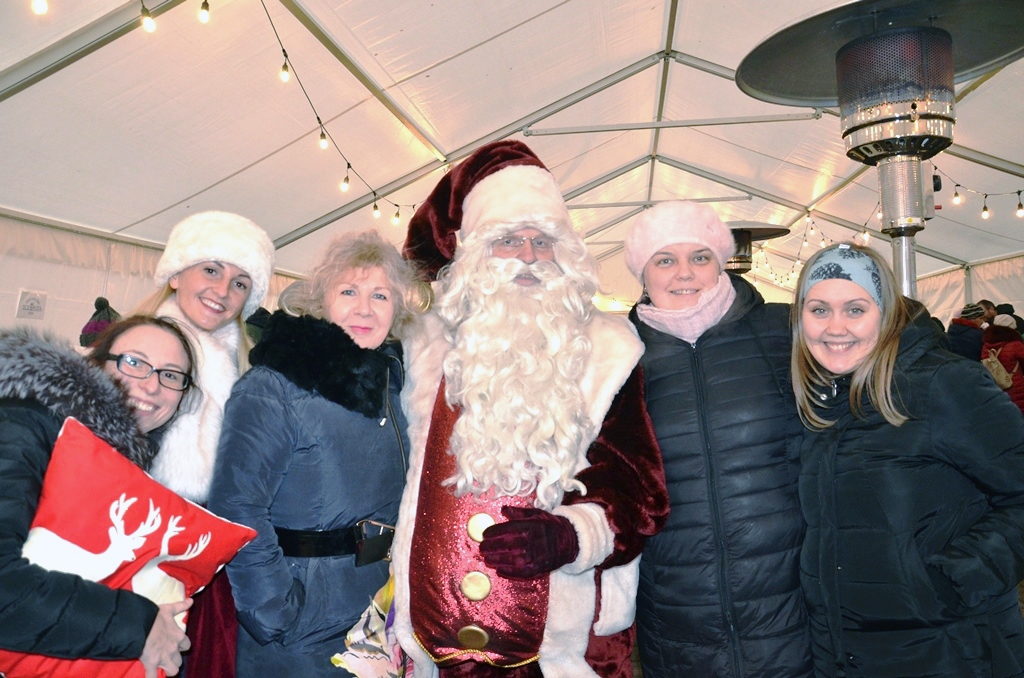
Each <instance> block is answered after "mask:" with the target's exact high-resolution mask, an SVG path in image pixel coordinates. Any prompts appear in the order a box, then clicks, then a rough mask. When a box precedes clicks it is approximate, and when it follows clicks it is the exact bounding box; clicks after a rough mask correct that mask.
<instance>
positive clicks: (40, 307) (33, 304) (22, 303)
mask: <svg viewBox="0 0 1024 678" xmlns="http://www.w3.org/2000/svg"><path fill="white" fill-rule="evenodd" d="M45 315H46V292H37V291H35V290H21V293H20V294H19V295H18V312H17V314H16V315H15V317H16V318H23V319H26V320H42V319H43V317H44V316H45Z"/></svg>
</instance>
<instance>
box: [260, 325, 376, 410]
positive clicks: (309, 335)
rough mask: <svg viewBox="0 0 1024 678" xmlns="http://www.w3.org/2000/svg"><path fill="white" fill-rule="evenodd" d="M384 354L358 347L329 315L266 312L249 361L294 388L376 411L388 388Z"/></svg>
mask: <svg viewBox="0 0 1024 678" xmlns="http://www.w3.org/2000/svg"><path fill="white" fill-rule="evenodd" d="M387 361H388V359H387V357H386V356H385V355H384V354H383V353H381V352H380V351H374V350H370V349H365V348H360V347H359V346H357V345H356V343H355V342H354V341H352V339H351V338H350V337H349V336H348V335H347V334H345V330H343V329H341V328H340V327H338V326H337V325H335V324H334V323H332V322H330V321H328V320H320V319H318V318H313V317H311V316H301V317H298V318H296V317H294V316H291V315H288V314H287V313H285V312H284V311H277V312H276V313H274V315H272V316H271V317H270V320H269V321H268V322H267V327H266V329H264V330H263V336H262V337H261V339H260V343H258V344H257V345H256V348H254V349H253V350H252V352H251V353H250V354H249V362H250V363H252V364H253V365H254V366H255V365H261V366H263V367H267V368H269V369H272V370H274V371H275V372H279V373H280V374H281V375H283V376H284V377H285V378H286V379H287V380H288V381H290V382H292V383H293V384H295V385H296V386H298V387H299V388H302V389H305V390H307V391H313V392H315V393H317V394H319V395H321V396H323V397H324V398H327V399H328V400H330V401H331V402H333V403H337V404H338V405H341V406H342V407H344V408H345V409H348V410H352V411H354V412H358V413H359V414H362V415H363V416H365V417H374V418H375V417H378V416H380V415H381V412H382V411H383V408H384V397H385V393H386V391H387V379H388V363H387Z"/></svg>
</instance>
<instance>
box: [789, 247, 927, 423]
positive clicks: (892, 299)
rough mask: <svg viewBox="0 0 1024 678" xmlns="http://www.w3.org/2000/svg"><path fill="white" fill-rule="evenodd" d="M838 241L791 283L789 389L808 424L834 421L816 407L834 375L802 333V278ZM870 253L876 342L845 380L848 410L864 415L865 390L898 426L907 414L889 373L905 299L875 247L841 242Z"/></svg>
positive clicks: (906, 316) (906, 312) (905, 316)
mask: <svg viewBox="0 0 1024 678" xmlns="http://www.w3.org/2000/svg"><path fill="white" fill-rule="evenodd" d="M838 246H839V245H833V246H831V247H828V248H825V249H822V250H818V252H816V253H815V254H814V255H813V256H812V257H811V258H810V259H808V260H807V263H806V264H804V266H803V269H802V270H801V271H800V279H799V280H798V281H797V283H796V299H795V300H794V302H793V306H792V308H791V309H790V314H791V316H790V317H791V321H792V322H791V325H792V328H793V353H792V356H791V358H790V369H791V371H792V375H793V394H794V395H795V396H796V405H797V411H798V412H799V413H800V419H801V421H803V423H804V425H805V426H807V427H808V428H812V429H817V430H821V429H825V428H828V427H830V426H832V425H833V424H834V423H835V422H834V421H830V420H828V419H825V418H824V417H822V416H821V415H820V414H819V413H818V410H820V409H821V408H822V406H823V403H822V401H821V400H820V398H819V395H818V394H819V393H821V391H822V389H824V388H829V387H830V386H831V384H832V380H833V379H834V378H835V377H836V376H838V375H833V374H831V373H830V372H829V371H828V370H826V369H824V368H823V367H822V366H821V365H820V364H818V361H817V360H815V359H814V356H812V355H811V351H810V349H809V348H808V347H807V342H806V341H805V340H804V336H803V307H804V301H805V299H804V298H805V294H804V280H805V278H806V276H807V275H808V272H809V271H811V270H812V269H813V268H814V263H815V262H816V261H817V260H818V257H820V256H821V255H822V254H824V253H825V252H828V251H830V250H833V249H835V248H836V247H838ZM844 246H848V247H850V248H851V249H853V250H856V251H857V252H860V253H861V254H864V255H865V256H867V257H869V258H870V259H871V260H872V261H873V262H874V263H875V265H876V266H877V267H878V273H879V278H881V281H882V308H880V309H879V310H880V311H881V315H882V325H881V328H880V329H879V333H878V343H876V344H875V346H874V348H872V349H871V351H870V352H869V353H868V355H867V357H866V358H865V359H864V361H863V362H862V363H861V364H860V365H858V366H857V367H856V368H855V369H854V370H853V373H852V376H851V380H850V411H851V412H852V413H853V415H854V416H855V417H859V418H863V417H864V408H863V405H862V402H863V398H864V394H865V393H867V396H868V400H869V401H870V402H871V406H872V407H874V408H875V409H876V410H877V411H878V412H879V413H880V414H881V415H882V416H883V417H884V418H885V420H886V421H887V422H889V423H890V424H892V425H893V426H900V425H902V424H903V423H904V422H905V421H907V416H906V415H905V414H904V413H903V412H901V411H900V409H899V408H898V407H897V405H896V400H897V398H896V397H895V396H894V394H893V385H892V376H893V370H894V368H895V366H896V354H897V352H898V351H899V347H900V333H901V332H902V331H903V329H904V328H905V327H906V326H907V325H908V324H910V321H911V318H912V315H913V313H912V309H911V306H910V304H909V303H908V300H907V299H906V298H905V297H904V296H903V295H902V294H900V292H899V291H898V289H897V286H896V277H895V276H894V275H893V272H892V269H891V268H889V264H888V263H886V261H885V259H883V258H882V257H881V255H879V254H878V253H877V252H875V251H874V250H872V249H869V248H867V247H862V246H860V245H852V244H851V245H845V244H844Z"/></svg>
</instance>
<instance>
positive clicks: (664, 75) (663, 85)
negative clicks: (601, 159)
mask: <svg viewBox="0 0 1024 678" xmlns="http://www.w3.org/2000/svg"><path fill="white" fill-rule="evenodd" d="M678 19H679V0H671V2H670V3H669V6H668V21H666V22H665V49H664V50H663V52H662V59H661V81H660V82H659V83H658V106H657V110H656V111H655V113H654V119H655V120H656V121H658V122H660V121H662V120H663V119H664V117H665V102H666V100H667V98H668V81H669V77H668V76H669V67H670V65H671V64H670V63H669V58H670V55H671V54H672V39H673V38H674V37H675V34H676V22H677V21H678ZM660 143H661V130H660V129H655V130H654V133H653V134H652V135H651V147H650V153H648V165H649V169H648V170H647V195H646V197H647V199H648V200H650V199H651V198H653V197H654V158H656V157H657V156H658V145H659V144H660Z"/></svg>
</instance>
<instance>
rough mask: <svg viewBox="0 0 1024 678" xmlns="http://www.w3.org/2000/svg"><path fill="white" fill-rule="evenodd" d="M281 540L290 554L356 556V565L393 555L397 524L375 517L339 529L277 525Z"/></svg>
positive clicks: (283, 548) (278, 537) (287, 553)
mask: <svg viewBox="0 0 1024 678" xmlns="http://www.w3.org/2000/svg"><path fill="white" fill-rule="evenodd" d="M274 532H275V533H276V534H277V543H278V545H279V546H280V547H281V551H282V552H283V553H284V555H285V556H287V557H289V558H326V557H330V556H356V567H360V566H362V565H369V564H370V563H375V562H377V561H379V560H388V559H390V557H391V540H392V539H393V538H394V534H395V528H394V527H392V526H391V525H387V524H385V523H381V522H377V521H375V520H360V521H359V522H358V523H356V524H355V525H353V526H352V527H344V528H341V529H337V530H291V529H288V528H285V527H275V528H274Z"/></svg>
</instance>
